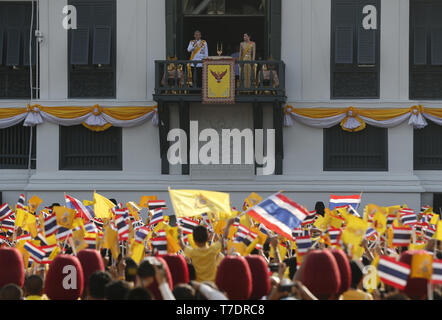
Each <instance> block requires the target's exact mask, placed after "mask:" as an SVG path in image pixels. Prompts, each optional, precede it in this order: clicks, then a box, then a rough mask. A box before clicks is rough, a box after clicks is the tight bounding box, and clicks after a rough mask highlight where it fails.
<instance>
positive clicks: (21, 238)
mask: <svg viewBox="0 0 442 320" xmlns="http://www.w3.org/2000/svg"><path fill="white" fill-rule="evenodd" d="M16 240H17V242H20V241H28V240H32V237H31V234H30V233H25V234H22V235H21V236H18V237H17V238H16Z"/></svg>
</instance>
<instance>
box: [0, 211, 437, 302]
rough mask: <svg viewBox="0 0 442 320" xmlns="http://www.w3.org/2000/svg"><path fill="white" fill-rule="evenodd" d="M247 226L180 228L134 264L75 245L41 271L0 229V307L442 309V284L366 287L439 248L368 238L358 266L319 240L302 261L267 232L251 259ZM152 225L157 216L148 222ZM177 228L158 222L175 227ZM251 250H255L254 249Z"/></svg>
mask: <svg viewBox="0 0 442 320" xmlns="http://www.w3.org/2000/svg"><path fill="white" fill-rule="evenodd" d="M115 203H116V202H115ZM51 207H52V206H51ZM51 207H49V208H48V209H51ZM325 211H327V209H326V210H325ZM311 213H312V216H311V217H316V218H319V217H324V216H326V215H327V213H326V212H324V206H323V205H319V206H318V205H317V207H316V211H315V212H311ZM243 217H244V215H238V216H236V217H231V218H229V219H226V220H225V221H224V222H223V224H222V227H220V226H218V225H215V226H214V225H213V224H212V223H216V221H215V220H212V221H211V222H212V223H208V224H207V223H204V219H201V220H197V219H195V220H194V221H195V222H198V223H197V224H196V225H195V226H194V227H193V228H192V231H191V232H190V233H189V232H186V230H185V227H183V226H184V224H181V223H179V222H178V223H177V225H176V227H175V228H176V229H177V231H178V232H177V240H178V243H179V247H178V248H177V249H176V250H173V251H172V252H171V250H170V246H169V245H170V244H169V243H168V244H167V251H166V252H164V253H160V251H158V250H155V248H154V246H153V245H152V246H149V245H146V246H145V247H144V250H143V254H142V258H141V259H140V260H139V261H135V260H134V259H133V256H132V255H131V252H130V250H129V249H128V248H129V247H128V246H127V243H128V241H129V240H128V239H126V240H125V241H118V240H117V241H118V242H119V245H120V249H121V250H119V254H118V256H115V254H114V252H112V250H110V249H109V248H99V247H95V248H94V249H82V250H79V251H77V250H75V245H73V244H74V242H70V241H60V242H59V243H57V246H59V247H60V248H61V250H60V252H59V253H58V254H57V255H55V256H53V257H51V261H50V263H38V262H37V261H36V260H35V258H34V255H35V253H33V252H32V248H31V249H29V250H30V251H29V252H30V257H31V258H29V256H27V259H28V261H26V260H27V259H26V258H24V257H25V256H24V255H23V252H24V251H23V249H22V247H20V246H19V245H18V242H17V241H16V240H17V238H19V237H20V236H23V234H25V235H26V232H25V231H23V230H18V231H19V232H18V233H15V234H14V236H13V237H12V238H11V234H10V233H9V232H6V231H5V230H3V233H2V239H3V240H2V241H3V243H2V247H1V248H0V270H1V272H0V288H1V289H0V299H2V300H21V299H25V300H76V299H82V300H406V299H419V300H424V299H434V300H440V299H441V297H442V291H441V285H440V284H433V283H432V282H431V280H430V279H427V278H419V277H417V278H416V277H412V276H409V277H408V279H407V282H406V285H405V286H404V288H402V289H398V288H397V287H395V286H392V285H389V284H388V283H385V282H384V281H379V279H377V278H376V275H375V278H374V285H373V283H372V284H371V285H370V284H367V283H368V282H367V281H368V280H366V277H367V272H366V269H367V267H369V266H373V265H374V264H373V262H374V261H376V259H377V258H378V257H379V256H391V257H395V258H396V259H397V260H398V261H401V262H402V263H405V264H408V265H410V266H411V265H412V259H413V256H414V255H415V254H419V253H426V254H431V255H432V256H433V258H434V259H441V258H442V251H441V249H442V248H441V241H439V240H437V239H428V241H426V242H425V245H424V247H423V249H421V250H414V249H412V250H410V248H409V246H408V245H407V246H396V247H393V248H392V247H391V246H389V245H386V243H385V242H384V240H382V241H379V240H376V239H374V238H370V239H371V240H370V239H366V238H364V239H363V241H362V242H361V243H360V247H361V248H363V254H362V255H360V256H357V257H355V255H354V253H352V252H354V251H353V250H351V248H349V247H348V246H347V245H345V244H343V243H340V244H337V242H333V243H334V244H333V245H332V244H331V243H330V241H322V240H324V239H323V238H321V237H319V238H318V239H319V240H318V241H316V242H314V243H312V245H311V246H310V247H308V248H307V250H305V252H302V250H301V245H300V244H299V243H298V244H296V245H295V242H294V241H293V242H292V243H291V242H290V241H289V240H288V239H284V238H283V237H281V236H280V235H278V234H276V233H274V232H271V231H269V230H267V236H266V237H265V240H264V241H262V246H260V245H259V243H260V242H259V241H249V242H247V243H246V245H245V246H247V248H249V249H250V250H240V249H239V248H240V247H238V246H237V245H235V244H238V243H239V242H241V240H238V237H239V235H238V233H241V232H242V231H241V230H242V229H241V228H245V227H244V226H243V225H242V223H243V221H244V220H241V219H242V218H243ZM152 218H153V215H150V217H149V218H148V219H152ZM166 220H168V219H166ZM172 220H173V219H170V220H168V221H163V222H161V223H163V224H167V223H169V224H171V225H173V224H174V222H173V221H172ZM248 221H249V222H250V223H251V225H249V228H250V229H251V230H256V229H257V228H258V227H259V225H258V224H256V225H255V227H256V229H254V228H253V226H254V223H253V221H252V220H251V219H248ZM313 221H315V219H311V221H310V222H311V223H310V224H309V225H307V224H305V225H304V230H303V231H304V232H306V233H305V234H309V236H307V237H310V236H311V237H312V238H314V237H315V233H317V234H321V233H324V232H322V231H321V230H320V229H318V228H317V227H316V226H315V225H314V223H313ZM148 222H149V221H146V224H147V223H148ZM163 227H164V226H163ZM43 229H44V228H43ZM301 229H302V228H301ZM301 229H300V230H301ZM220 231H221V232H220ZM159 232H162V230H161V231H158V230H156V231H153V235H152V237H153V238H152V241H153V240H154V238H155V233H159ZM190 234H191V237H190V238H191V241H189V239H188V236H189V235H190ZM105 237H106V235H105ZM40 239H41V237H40ZM120 240H121V239H120ZM252 240H253V239H252ZM167 241H170V239H168V240H167ZM167 241H166V242H167ZM251 242H252V243H253V244H254V245H252V246H250V245H251ZM125 245H126V246H125ZM245 246H244V248H245ZM36 248H37V249H40V250H44V248H45V247H44V246H40V247H36ZM37 249H36V250H37ZM27 250H28V249H27ZM31 262H32V263H31ZM372 280H373V279H372Z"/></svg>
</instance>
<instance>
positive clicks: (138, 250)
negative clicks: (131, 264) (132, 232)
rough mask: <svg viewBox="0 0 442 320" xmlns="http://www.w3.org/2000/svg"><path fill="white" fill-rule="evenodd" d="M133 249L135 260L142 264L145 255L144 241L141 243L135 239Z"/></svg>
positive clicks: (133, 258)
mask: <svg viewBox="0 0 442 320" xmlns="http://www.w3.org/2000/svg"><path fill="white" fill-rule="evenodd" d="M130 251H131V253H132V254H131V256H130V257H131V258H132V260H134V261H135V262H136V263H137V264H140V262H141V260H142V259H143V257H144V243H139V242H136V241H134V242H133V243H132V245H131V248H130Z"/></svg>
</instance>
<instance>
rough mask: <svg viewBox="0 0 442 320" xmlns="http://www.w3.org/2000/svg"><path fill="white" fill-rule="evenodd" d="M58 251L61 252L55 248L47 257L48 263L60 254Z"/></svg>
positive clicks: (58, 248)
mask: <svg viewBox="0 0 442 320" xmlns="http://www.w3.org/2000/svg"><path fill="white" fill-rule="evenodd" d="M60 251H61V249H60V247H55V248H54V250H53V251H52V252H51V254H50V256H49V261H52V260H54V259H55V257H56V256H57V255H58V254H59V253H60Z"/></svg>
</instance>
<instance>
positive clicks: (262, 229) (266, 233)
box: [259, 223, 270, 236]
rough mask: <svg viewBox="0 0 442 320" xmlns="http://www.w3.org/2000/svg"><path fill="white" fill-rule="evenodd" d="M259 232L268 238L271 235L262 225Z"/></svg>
mask: <svg viewBox="0 0 442 320" xmlns="http://www.w3.org/2000/svg"><path fill="white" fill-rule="evenodd" d="M259 231H260V232H261V233H262V234H265V235H266V236H268V235H270V230H269V229H267V228H266V226H265V225H263V224H262V223H261V224H260V225H259Z"/></svg>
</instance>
